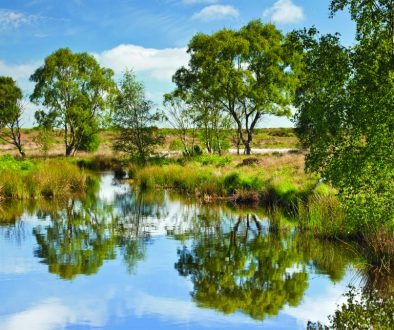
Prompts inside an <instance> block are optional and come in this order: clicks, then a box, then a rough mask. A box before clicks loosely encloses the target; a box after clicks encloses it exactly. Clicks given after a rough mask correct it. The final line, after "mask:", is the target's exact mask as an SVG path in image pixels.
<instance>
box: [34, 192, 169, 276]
mask: <svg viewBox="0 0 394 330" xmlns="http://www.w3.org/2000/svg"><path fill="white" fill-rule="evenodd" d="M98 189H99V186H97V185H93V186H92V187H91V188H90V191H89V193H88V195H87V196H86V198H84V199H83V200H82V201H77V200H70V201H68V202H67V203H66V205H65V207H64V208H63V209H61V211H49V212H41V214H40V217H41V218H49V219H50V223H49V224H45V225H39V226H36V227H35V228H34V229H33V234H34V235H35V237H36V240H37V243H38V248H37V249H36V251H35V255H36V256H37V257H39V258H42V262H43V263H46V264H48V268H49V271H50V272H51V273H54V274H57V275H59V276H60V277H61V278H63V279H73V278H75V277H76V276H77V275H80V274H84V275H91V274H94V273H96V272H97V271H98V270H99V269H100V267H101V266H102V265H103V262H104V261H105V260H112V259H115V258H116V255H117V253H119V252H120V253H121V254H122V255H123V258H124V260H125V263H126V265H127V268H128V270H129V271H130V272H132V271H133V269H134V267H135V266H136V264H137V262H138V261H139V260H141V259H143V258H144V255H145V242H146V240H148V239H149V232H148V231H147V230H146V229H147V228H146V227H145V225H146V223H145V221H144V220H145V219H147V218H148V217H153V216H155V217H157V216H158V215H159V214H160V211H161V209H162V205H163V201H161V203H159V201H158V200H157V199H156V200H155V203H147V202H145V199H146V196H144V195H141V194H132V193H131V192H130V191H129V190H125V191H124V192H121V193H116V194H115V195H114V196H113V200H111V201H110V202H107V201H105V200H103V199H100V198H98Z"/></svg>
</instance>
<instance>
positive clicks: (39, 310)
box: [0, 298, 106, 330]
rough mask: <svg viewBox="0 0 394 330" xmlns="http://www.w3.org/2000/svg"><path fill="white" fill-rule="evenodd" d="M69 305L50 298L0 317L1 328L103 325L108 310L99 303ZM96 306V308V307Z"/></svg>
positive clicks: (38, 329) (32, 329) (37, 329)
mask: <svg viewBox="0 0 394 330" xmlns="http://www.w3.org/2000/svg"><path fill="white" fill-rule="evenodd" d="M85 303H86V304H87V305H90V306H86V305H78V306H77V307H75V306H67V305H66V304H64V302H62V301H61V300H60V299H55V298H49V299H47V300H45V301H43V302H41V303H39V304H37V305H36V306H34V307H31V308H29V309H27V310H24V311H22V312H20V313H16V314H11V315H9V316H8V317H5V318H3V319H1V318H0V328H1V329H4V330H25V329H26V330H55V329H64V328H66V326H67V325H70V324H81V323H85V324H87V325H89V326H91V327H103V326H104V325H105V323H106V311H105V310H102V309H100V308H97V304H95V305H93V304H92V303H91V302H89V301H88V302H85ZM93 306H95V307H96V308H94V307H93Z"/></svg>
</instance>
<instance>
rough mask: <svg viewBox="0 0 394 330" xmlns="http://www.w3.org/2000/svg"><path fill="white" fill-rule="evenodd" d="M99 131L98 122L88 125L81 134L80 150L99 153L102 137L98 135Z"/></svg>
mask: <svg viewBox="0 0 394 330" xmlns="http://www.w3.org/2000/svg"><path fill="white" fill-rule="evenodd" d="M99 130H100V129H99V127H98V125H97V122H96V123H93V122H92V123H90V124H89V125H87V127H86V128H85V129H84V130H83V133H82V134H81V137H80V142H79V145H78V150H80V151H88V152H94V151H97V149H98V148H99V146H100V136H99V134H98V132H99Z"/></svg>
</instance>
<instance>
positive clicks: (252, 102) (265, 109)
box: [173, 20, 298, 154]
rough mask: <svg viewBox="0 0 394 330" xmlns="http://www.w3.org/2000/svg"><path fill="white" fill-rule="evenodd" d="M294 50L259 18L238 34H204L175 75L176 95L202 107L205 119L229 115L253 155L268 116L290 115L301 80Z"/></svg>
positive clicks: (232, 32)
mask: <svg viewBox="0 0 394 330" xmlns="http://www.w3.org/2000/svg"><path fill="white" fill-rule="evenodd" d="M293 50H294V48H292V47H290V45H289V44H288V43H287V40H286V38H285V37H284V36H283V35H282V33H281V32H280V31H279V30H277V29H276V27H275V26H274V25H272V24H266V25H264V24H263V23H261V21H259V20H255V21H251V22H250V23H248V24H247V25H246V26H244V27H242V28H241V29H240V30H238V31H234V30H229V29H223V30H220V31H217V32H215V33H214V34H212V35H206V34H202V33H199V34H197V35H195V36H194V37H193V39H192V40H191V41H190V43H189V49H188V52H189V53H190V55H191V59H190V61H189V65H188V67H187V68H185V67H183V68H181V69H179V70H178V71H177V72H176V74H175V75H174V77H173V80H174V82H175V83H176V84H177V90H176V91H175V94H177V95H181V96H183V97H186V99H187V100H190V102H192V103H197V104H199V109H200V111H199V113H200V114H201V115H203V116H205V113H208V115H209V116H212V115H214V117H217V116H216V113H221V112H224V113H227V115H228V116H229V117H231V118H232V120H233V121H234V123H235V125H236V127H237V134H238V136H239V138H240V140H241V142H242V143H243V145H244V147H245V150H246V153H247V154H250V148H251V146H250V144H251V141H252V138H253V132H254V129H255V127H256V125H257V124H258V122H259V121H260V120H261V118H262V116H263V115H264V114H272V115H278V116H285V115H287V116H289V115H290V108H289V106H290V104H291V101H292V99H293V96H294V88H295V84H296V81H297V79H296V76H295V75H294V72H293V70H292V66H294V67H296V66H297V62H298V56H297V54H296V53H295V52H293ZM207 109H210V110H209V111H208V112H207V111H206V110H207ZM204 134H205V135H206V137H207V133H204Z"/></svg>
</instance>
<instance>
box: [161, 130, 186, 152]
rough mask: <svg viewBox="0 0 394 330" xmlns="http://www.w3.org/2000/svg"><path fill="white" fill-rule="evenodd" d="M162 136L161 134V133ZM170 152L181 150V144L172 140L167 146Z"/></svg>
mask: <svg viewBox="0 0 394 330" xmlns="http://www.w3.org/2000/svg"><path fill="white" fill-rule="evenodd" d="M162 134H163V133H162ZM169 149H170V150H171V151H179V150H182V149H183V144H182V142H181V140H180V139H174V140H172V141H171V143H170V145H169Z"/></svg>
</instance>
